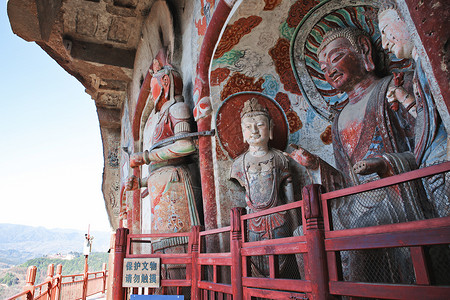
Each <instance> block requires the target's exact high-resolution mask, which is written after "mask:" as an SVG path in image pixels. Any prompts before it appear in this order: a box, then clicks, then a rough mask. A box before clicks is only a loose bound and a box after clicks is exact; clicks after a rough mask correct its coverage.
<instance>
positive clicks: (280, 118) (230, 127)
mask: <svg viewBox="0 0 450 300" xmlns="http://www.w3.org/2000/svg"><path fill="white" fill-rule="evenodd" d="M251 98H256V99H257V100H258V102H259V103H260V104H262V105H263V106H265V107H266V108H267V110H268V111H269V115H270V117H271V119H272V120H273V123H274V128H273V130H274V132H273V140H271V141H270V142H269V146H270V147H272V148H276V149H279V150H281V151H284V150H285V149H286V146H287V142H288V133H289V125H288V121H287V117H286V115H285V113H284V111H283V109H282V108H281V106H280V105H279V104H278V103H277V102H276V101H275V100H273V99H272V98H270V97H268V96H266V95H264V94H261V93H257V92H241V93H236V94H233V95H231V96H229V97H228V98H227V99H225V100H224V102H222V104H221V105H220V107H219V109H218V110H217V113H216V119H215V121H216V122H215V123H216V134H217V139H218V141H219V144H220V146H221V148H222V149H223V151H224V153H225V154H226V155H227V156H228V158H230V159H235V158H236V157H238V156H239V155H240V154H242V153H244V152H245V151H247V148H248V145H247V144H246V143H245V142H244V140H243V138H242V131H241V121H240V113H241V111H242V108H243V107H244V103H245V102H246V101H247V100H249V99H251Z"/></svg>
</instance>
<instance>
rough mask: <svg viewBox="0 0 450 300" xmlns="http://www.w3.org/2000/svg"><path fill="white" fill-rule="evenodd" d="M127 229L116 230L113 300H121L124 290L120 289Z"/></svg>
mask: <svg viewBox="0 0 450 300" xmlns="http://www.w3.org/2000/svg"><path fill="white" fill-rule="evenodd" d="M128 232H129V230H128V228H118V229H117V231H116V242H115V247H114V274H113V278H112V280H113V284H112V288H113V295H112V296H113V300H123V299H124V296H125V289H124V288H123V287H122V275H123V259H124V258H125V255H126V248H127V235H128Z"/></svg>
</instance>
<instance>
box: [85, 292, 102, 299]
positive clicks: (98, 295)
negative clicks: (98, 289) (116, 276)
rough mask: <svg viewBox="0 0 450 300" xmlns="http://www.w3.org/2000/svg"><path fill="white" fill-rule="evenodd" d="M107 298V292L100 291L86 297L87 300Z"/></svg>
mask: <svg viewBox="0 0 450 300" xmlns="http://www.w3.org/2000/svg"><path fill="white" fill-rule="evenodd" d="M97 299H98V300H100V299H106V293H98V294H94V295H92V296H89V297H87V298H86V300H97Z"/></svg>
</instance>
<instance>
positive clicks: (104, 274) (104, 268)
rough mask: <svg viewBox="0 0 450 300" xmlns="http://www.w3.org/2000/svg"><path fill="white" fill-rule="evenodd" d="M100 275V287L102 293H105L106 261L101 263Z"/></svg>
mask: <svg viewBox="0 0 450 300" xmlns="http://www.w3.org/2000/svg"><path fill="white" fill-rule="evenodd" d="M102 272H103V274H102V276H103V288H102V294H104V293H105V290H106V263H103V265H102Z"/></svg>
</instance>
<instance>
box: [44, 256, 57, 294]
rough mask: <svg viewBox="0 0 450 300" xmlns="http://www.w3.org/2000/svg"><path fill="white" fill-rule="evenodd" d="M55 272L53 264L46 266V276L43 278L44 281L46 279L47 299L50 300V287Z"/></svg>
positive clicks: (51, 292)
mask: <svg viewBox="0 0 450 300" xmlns="http://www.w3.org/2000/svg"><path fill="white" fill-rule="evenodd" d="M54 273H55V265H54V264H49V265H48V267H47V278H46V279H45V281H47V299H48V300H51V299H52V294H53V291H52V287H53V275H54Z"/></svg>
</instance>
